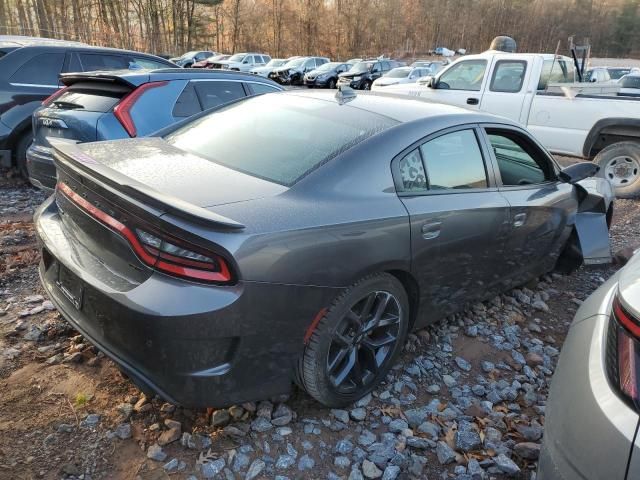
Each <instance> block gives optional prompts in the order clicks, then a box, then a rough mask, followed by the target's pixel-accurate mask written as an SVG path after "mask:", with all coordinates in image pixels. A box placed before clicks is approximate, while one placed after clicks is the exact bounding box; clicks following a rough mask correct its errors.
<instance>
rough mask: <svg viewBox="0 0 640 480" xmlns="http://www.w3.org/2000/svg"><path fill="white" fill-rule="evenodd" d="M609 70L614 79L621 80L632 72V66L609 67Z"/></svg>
mask: <svg viewBox="0 0 640 480" xmlns="http://www.w3.org/2000/svg"><path fill="white" fill-rule="evenodd" d="M608 70H609V76H610V77H611V79H612V80H620V79H621V78H622V77H624V76H625V75H627V74H629V73H631V69H630V68H609V69H608Z"/></svg>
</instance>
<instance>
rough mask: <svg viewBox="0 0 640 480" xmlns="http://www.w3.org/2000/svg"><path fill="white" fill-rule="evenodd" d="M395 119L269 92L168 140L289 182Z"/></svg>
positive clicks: (218, 160)
mask: <svg viewBox="0 0 640 480" xmlns="http://www.w3.org/2000/svg"><path fill="white" fill-rule="evenodd" d="M396 123H397V122H396V121H394V120H392V119H389V118H387V117H383V116H380V115H376V114H373V113H370V112H366V111H363V110H360V109H355V108H352V107H349V106H348V105H338V104H336V103H334V102H332V101H325V100H319V99H314V98H307V97H301V96H296V95H290V94H280V93H269V94H266V95H261V96H259V97H252V98H249V99H247V100H243V101H240V102H237V103H234V104H231V105H229V106H227V107H222V108H221V109H219V110H216V111H214V112H212V113H210V114H209V115H206V116H204V117H201V118H199V119H197V120H195V121H193V122H190V123H189V124H187V125H185V126H184V127H182V128H180V129H178V130H176V131H175V132H173V133H171V134H169V135H168V136H167V137H166V140H167V141H168V142H169V143H170V144H172V145H174V146H175V147H177V148H180V149H182V150H186V151H188V152H191V153H194V154H196V155H199V156H201V157H204V158H206V159H208V160H210V161H212V162H215V163H219V164H221V165H224V166H226V167H229V168H232V169H234V170H238V171H240V172H244V173H247V174H249V175H252V176H255V177H258V178H262V179H265V180H269V181H271V182H275V183H279V184H281V185H286V186H290V185H293V184H294V183H296V182H297V181H298V180H300V179H301V178H302V177H304V176H305V175H306V174H308V173H309V172H311V171H312V170H314V169H315V168H317V167H319V166H320V165H322V164H324V163H326V162H328V161H329V160H331V159H332V158H334V157H335V156H337V155H339V154H340V153H342V152H344V151H346V150H348V149H349V148H351V147H353V146H354V145H356V144H358V143H359V142H361V141H363V140H365V139H366V138H368V137H371V136H372V135H375V134H376V133H378V132H381V131H383V130H386V129H387V128H390V127H392V126H393V125H395V124H396Z"/></svg>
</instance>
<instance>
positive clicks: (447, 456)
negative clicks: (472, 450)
mask: <svg viewBox="0 0 640 480" xmlns="http://www.w3.org/2000/svg"><path fill="white" fill-rule="evenodd" d="M436 455H437V457H438V461H439V462H440V464H441V465H448V464H449V463H453V462H455V460H456V452H454V450H453V448H451V447H450V446H449V445H448V444H447V443H446V442H438V445H437V446H436Z"/></svg>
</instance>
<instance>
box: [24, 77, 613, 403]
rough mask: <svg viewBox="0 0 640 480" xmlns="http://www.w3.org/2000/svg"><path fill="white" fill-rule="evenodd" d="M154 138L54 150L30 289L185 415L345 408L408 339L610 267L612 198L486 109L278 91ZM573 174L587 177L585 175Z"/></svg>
mask: <svg viewBox="0 0 640 480" xmlns="http://www.w3.org/2000/svg"><path fill="white" fill-rule="evenodd" d="M171 128H172V129H171V130H170V131H165V132H163V133H162V134H160V135H159V136H156V137H155V138H144V139H130V140H122V141H112V142H98V143H90V144H82V145H75V144H69V143H62V142H61V141H57V142H56V141H54V148H55V160H56V167H57V170H58V184H57V187H56V192H55V194H54V195H53V196H52V197H51V198H50V199H49V200H48V201H47V202H46V203H45V204H44V205H43V206H42V207H41V208H40V209H39V211H38V212H37V214H36V225H37V233H38V236H39V238H40V240H41V244H42V262H41V265H40V274H41V278H42V283H43V285H44V287H45V289H46V291H47V292H48V294H49V296H50V297H51V299H52V301H53V302H54V303H55V304H56V306H57V307H58V308H59V310H60V311H61V312H62V313H63V315H64V316H65V317H66V318H67V320H68V321H69V322H70V323H71V324H72V325H73V326H74V327H75V328H76V329H77V330H79V331H80V332H82V334H83V335H85V336H86V337H87V339H89V340H90V341H92V342H93V343H95V345H96V346H97V347H98V348H100V349H101V350H103V351H104V352H105V353H106V354H107V355H108V356H110V357H111V358H112V359H113V360H114V361H115V362H116V363H118V364H119V365H120V367H121V368H122V369H123V370H124V371H125V372H126V373H128V375H129V376H130V377H131V378H132V379H133V381H135V382H136V383H137V384H138V385H139V386H140V387H141V388H142V389H143V390H146V391H153V392H156V393H158V394H160V395H161V396H162V397H164V398H166V399H167V400H169V401H171V402H174V403H178V404H182V405H187V406H191V407H198V406H209V407H222V406H225V405H230V404H235V403H239V402H243V401H248V400H256V399H263V398H268V397H270V396H274V395H276V394H281V393H284V392H288V391H289V389H290V387H291V384H292V383H293V382H296V383H298V385H300V386H301V387H302V388H304V389H305V390H306V391H307V392H309V394H310V395H312V396H313V397H314V398H316V399H317V400H318V401H320V402H322V403H323V404H325V405H330V406H339V405H346V404H349V403H351V402H353V401H354V400H356V399H358V398H360V397H362V396H363V395H365V394H366V393H367V392H369V391H371V390H372V389H373V388H374V387H375V386H376V385H377V384H378V383H379V382H380V381H381V380H382V379H384V378H385V375H386V374H387V372H388V370H389V368H390V367H391V366H392V365H393V362H394V360H395V359H396V357H397V356H398V354H399V353H400V351H401V349H402V347H403V344H404V341H405V339H406V337H407V333H408V332H409V331H410V330H412V329H416V328H421V327H423V326H425V325H426V324H427V323H429V322H432V321H434V320H437V319H439V318H442V317H444V316H446V315H449V314H451V313H453V312H455V311H457V310H459V309H461V308H463V307H464V305H465V304H467V303H468V302H473V301H477V300H480V299H483V298H487V297H489V296H491V295H495V294H496V293H497V292H499V291H502V290H505V289H508V288H510V287H513V286H515V285H520V284H522V283H523V282H526V281H527V280H529V279H531V278H532V277H535V276H537V275H540V274H542V273H544V272H547V271H549V270H550V269H552V268H554V266H555V267H558V268H561V269H571V268H575V267H576V266H577V265H579V264H580V263H581V262H583V261H585V262H592V263H598V262H606V261H608V260H609V248H608V228H607V218H610V213H611V188H610V187H609V184H608V183H607V182H606V181H604V180H598V179H586V177H588V176H590V175H593V174H594V173H595V171H596V170H597V167H594V166H593V165H591V164H581V165H577V166H573V167H569V168H567V169H565V170H562V171H561V170H560V168H559V167H558V166H557V165H556V163H555V162H554V160H553V159H552V158H551V157H550V156H549V154H548V153H547V152H546V151H545V150H544V149H543V148H542V147H541V146H540V144H539V143H538V142H536V140H534V139H533V138H532V137H531V136H530V135H529V134H528V133H527V132H526V131H524V130H523V129H522V128H520V127H519V126H517V125H516V124H514V123H512V122H510V121H508V120H505V119H499V118H497V117H493V116H489V115H484V114H480V113H473V112H469V111H466V110H462V109H459V108H456V107H451V106H444V105H437V104H431V103H427V102H425V101H423V100H420V99H412V98H406V97H405V98H398V97H393V96H389V95H367V94H365V95H355V93H353V92H352V91H349V90H348V89H347V90H344V91H339V92H338V93H337V95H335V96H334V94H333V93H330V92H327V93H321V92H298V91H291V92H284V93H281V94H280V93H277V94H267V95H263V96H259V97H254V98H249V99H245V100H241V101H237V102H234V103H230V104H227V105H226V106H223V107H220V108H218V109H217V110H215V111H209V112H206V113H204V114H201V115H199V116H198V117H196V118H194V119H192V120H189V121H187V122H186V123H183V124H181V125H178V126H176V127H171ZM585 179H586V180H585Z"/></svg>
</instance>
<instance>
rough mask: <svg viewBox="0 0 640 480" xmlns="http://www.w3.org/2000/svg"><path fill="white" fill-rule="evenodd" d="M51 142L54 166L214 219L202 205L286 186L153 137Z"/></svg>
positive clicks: (155, 202)
mask: <svg viewBox="0 0 640 480" xmlns="http://www.w3.org/2000/svg"><path fill="white" fill-rule="evenodd" d="M53 142H54V147H55V150H56V152H57V154H58V155H57V158H56V166H57V167H58V168H60V166H61V167H62V169H65V163H66V164H72V167H73V168H74V169H76V170H82V171H85V172H86V173H88V174H89V175H90V176H91V177H93V178H96V179H98V180H100V181H103V182H105V183H107V184H109V185H110V186H113V187H115V188H116V189H117V190H119V191H122V192H126V193H127V194H128V195H131V196H133V197H136V198H140V199H143V201H144V202H145V203H146V204H149V205H154V206H156V207H157V208H159V209H160V210H163V211H170V210H177V211H178V213H179V214H180V213H182V214H185V212H190V215H191V216H193V217H200V218H201V219H214V220H215V217H216V216H215V214H214V213H211V212H210V211H208V210H205V209H206V208H208V207H214V206H216V205H223V204H227V203H236V202H242V201H247V200H254V199H258V198H263V197H267V196H272V195H278V194H280V193H283V192H285V191H286V190H287V187H285V186H282V185H280V184H276V183H273V182H269V181H267V180H263V179H260V178H257V177H254V176H252V175H248V174H245V173H242V172H239V171H236V170H232V169H230V168H228V167H224V166H222V165H219V164H217V163H215V162H212V161H209V160H207V159H204V158H202V157H199V156H197V155H194V154H191V153H188V152H185V151H183V150H181V149H178V148H176V147H173V146H171V145H169V144H168V143H167V142H166V141H165V140H164V139H162V138H158V137H148V138H140V139H125V140H116V141H107V142H94V143H87V144H82V145H77V144H71V143H69V142H65V141H55V140H54V141H53ZM60 157H62V158H60ZM61 161H62V164H61V165H59V164H60V162H61ZM232 223H233V222H232Z"/></svg>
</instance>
